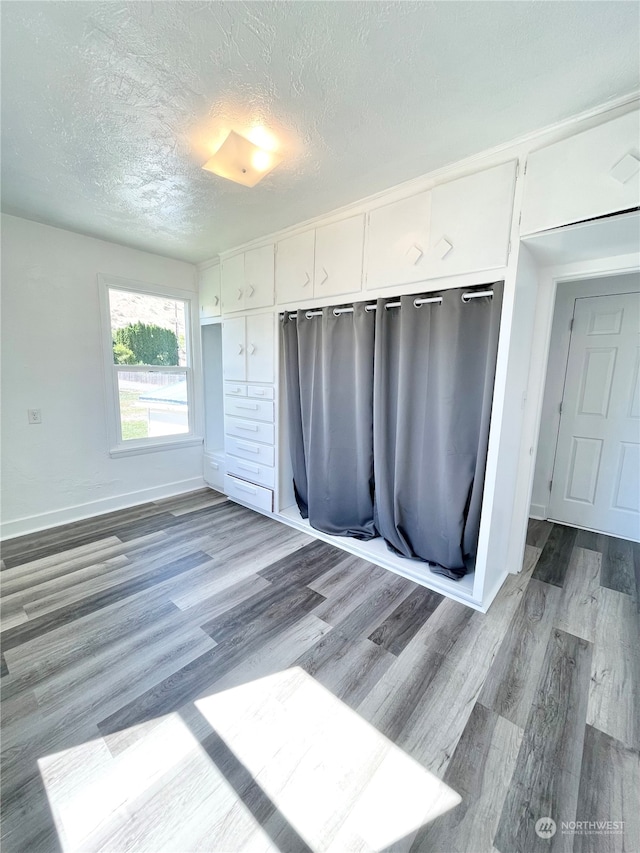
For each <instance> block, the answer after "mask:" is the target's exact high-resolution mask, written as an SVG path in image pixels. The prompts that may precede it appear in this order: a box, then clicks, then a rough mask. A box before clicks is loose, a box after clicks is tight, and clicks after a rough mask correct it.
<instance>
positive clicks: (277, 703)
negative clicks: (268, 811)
mask: <svg viewBox="0 0 640 853" xmlns="http://www.w3.org/2000/svg"><path fill="white" fill-rule="evenodd" d="M195 704H196V707H197V708H198V709H199V710H200V711H201V713H202V714H203V715H204V716H205V717H206V719H207V720H208V721H209V723H210V725H211V727H212V728H214V729H215V730H216V732H217V733H218V734H219V735H220V737H221V738H222V739H223V740H224V741H225V742H226V744H227V746H228V747H229V748H230V749H231V750H232V751H233V753H234V754H235V755H236V757H237V758H238V759H239V760H240V761H241V762H242V763H243V764H244V765H245V766H246V767H247V768H248V770H249V771H250V772H251V774H252V776H253V777H254V779H256V781H257V782H258V783H259V785H260V787H261V788H262V789H263V790H264V791H265V792H266V794H267V795H268V796H269V797H270V798H271V800H272V801H273V802H274V803H275V805H276V806H277V807H278V809H279V810H280V811H281V813H282V814H283V815H284V817H285V818H286V819H287V821H288V822H289V823H290V825H291V826H292V827H293V828H294V829H295V830H296V831H297V832H298V833H299V834H300V836H301V837H302V838H303V839H304V840H305V841H306V842H307V844H308V845H309V846H310V847H311V848H312V849H313V850H314V851H320V850H323V851H324V850H332V851H336V853H341V851H346V850H363V849H364V850H383V849H384V848H385V847H387V846H389V845H391V844H393V843H394V842H397V841H398V840H399V839H401V838H403V837H404V836H406V835H409V834H410V833H411V832H413V831H415V830H416V829H418V828H419V827H421V826H422V825H424V824H425V823H428V822H429V821H431V820H434V819H435V818H436V817H438V816H439V815H442V814H444V813H445V812H447V811H449V810H450V809H452V808H453V807H454V806H456V805H458V803H460V801H461V798H460V796H459V795H458V794H457V793H456V791H454V790H452V789H451V788H449V787H448V786H447V785H446V784H444V783H443V782H442V781H441V780H440V779H438V778H437V777H436V776H434V775H433V774H432V773H430V772H429V771H427V770H425V768H424V767H422V766H421V765H420V764H418V762H416V761H414V760H413V759H412V758H410V757H409V756H408V755H407V754H406V753H404V752H403V751H402V750H401V749H399V748H398V747H397V746H395V744H393V743H392V742H391V741H389V740H388V739H387V738H385V737H384V736H383V735H381V734H380V732H378V731H377V730H376V729H375V728H374V727H373V726H371V725H369V723H367V722H365V721H364V720H363V719H362V718H361V717H360V716H359V715H358V714H357V713H356V712H355V711H353V710H351V708H349V707H348V706H347V705H345V704H343V703H342V702H340V701H339V700H338V699H336V697H335V696H334V695H333V694H332V693H330V692H329V691H328V690H326V689H325V688H324V687H322V685H320V684H318V682H317V681H315V680H314V679H313V678H312V677H311V676H310V675H308V674H307V673H306V672H304V670H302V669H300V668H298V667H294V668H292V669H288V670H285V671H284V672H278V673H276V674H274V675H269V676H267V677H266V678H261V679H259V680H256V681H252V682H249V683H247V684H243V685H241V686H239V687H234V688H232V689H230V690H227V691H224V692H222V693H218V694H215V695H212V696H208V697H206V698H203V699H200V700H199V701H197V702H196V703H195Z"/></svg>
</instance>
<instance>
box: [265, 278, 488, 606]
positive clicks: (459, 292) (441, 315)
mask: <svg viewBox="0 0 640 853" xmlns="http://www.w3.org/2000/svg"><path fill="white" fill-rule="evenodd" d="M502 289H503V283H502V282H497V283H495V284H492V285H481V286H478V287H476V288H471V289H470V288H466V289H444V290H441V291H439V292H437V293H431V294H422V295H419V296H416V295H415V294H414V295H411V296H402V297H401V298H400V300H398V299H397V297H396V298H395V300H394V299H393V298H386V299H379V300H378V301H377V302H376V303H372V302H369V303H363V302H361V303H356V304H354V305H346V306H337V307H334V306H331V307H325V308H322V309H319V310H317V309H312V310H308V311H298V312H285V313H284V314H281V363H280V380H281V381H280V384H281V389H282V394H281V397H283V398H285V400H284V402H283V409H282V411H281V418H280V423H281V430H280V483H279V490H278V494H279V508H280V512H279V515H280V517H281V519H282V520H283V521H286V522H287V523H290V524H292V525H294V526H299V527H302V528H303V529H305V528H306V529H308V530H313V534H314V535H315V536H318V537H319V538H324V539H326V541H330V542H334V543H335V544H337V545H339V546H340V547H341V548H343V549H344V550H347V551H350V552H351V553H354V554H357V555H358V556H361V557H363V558H365V559H367V560H370V561H372V562H375V563H377V564H379V565H382V566H384V567H385V568H388V569H390V570H391V571H394V572H396V573H398V574H401V575H403V576H405V577H409V578H411V579H412V580H414V581H416V582H418V583H421V584H423V585H426V586H429V587H432V588H434V589H440V590H442V591H443V592H446V593H448V594H450V593H451V592H454V591H455V597H456V598H461V599H463V600H467V601H469V603H472V602H473V600H474V570H475V554H476V548H477V542H478V536H479V529H480V515H481V506H482V495H483V488H484V473H485V465H486V454H487V447H488V440H489V427H490V416H491V407H492V398H493V386H494V381H495V368H496V358H497V350H498V338H499V329H500V316H501V310H502ZM285 386H286V393H285ZM472 606H473V604H472Z"/></svg>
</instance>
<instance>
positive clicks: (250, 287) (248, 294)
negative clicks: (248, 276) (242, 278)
mask: <svg viewBox="0 0 640 853" xmlns="http://www.w3.org/2000/svg"><path fill="white" fill-rule="evenodd" d="M255 292H256V289H255V287H254V286H253V285H252V284H250V285H249V291H248V293H247V296H248V297H249V299H251V297H252V296H253V294H254V293H255Z"/></svg>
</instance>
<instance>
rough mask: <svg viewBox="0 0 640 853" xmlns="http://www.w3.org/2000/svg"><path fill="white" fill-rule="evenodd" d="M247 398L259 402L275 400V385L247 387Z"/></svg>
mask: <svg viewBox="0 0 640 853" xmlns="http://www.w3.org/2000/svg"><path fill="white" fill-rule="evenodd" d="M247 397H255V398H256V399H259V400H273V398H274V397H275V389H274V387H273V385H247Z"/></svg>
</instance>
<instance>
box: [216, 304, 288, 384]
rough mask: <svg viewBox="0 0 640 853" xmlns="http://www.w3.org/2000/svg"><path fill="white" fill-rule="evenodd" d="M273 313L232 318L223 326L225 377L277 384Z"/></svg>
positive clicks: (242, 380) (223, 369) (228, 379)
mask: <svg viewBox="0 0 640 853" xmlns="http://www.w3.org/2000/svg"><path fill="white" fill-rule="evenodd" d="M274 322H275V321H274V315H273V314H251V315H250V316H247V317H231V318H230V319H228V320H224V321H223V323H222V375H223V377H224V379H225V380H226V381H231V382H273V381H274V365H275V331H274Z"/></svg>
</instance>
